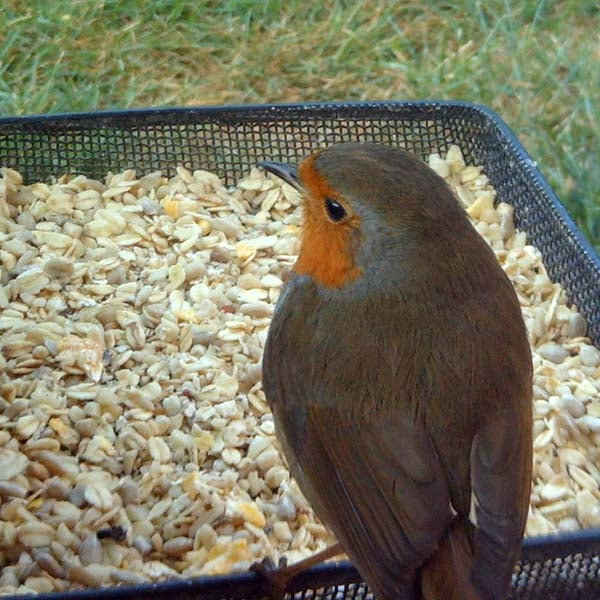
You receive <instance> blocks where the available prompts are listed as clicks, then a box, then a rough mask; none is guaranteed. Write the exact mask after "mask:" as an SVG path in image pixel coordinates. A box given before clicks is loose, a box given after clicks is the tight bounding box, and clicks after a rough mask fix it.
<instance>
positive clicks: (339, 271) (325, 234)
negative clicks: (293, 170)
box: [294, 155, 360, 288]
mask: <svg viewBox="0 0 600 600" xmlns="http://www.w3.org/2000/svg"><path fill="white" fill-rule="evenodd" d="M314 158H315V155H313V156H310V157H309V158H307V159H306V160H305V161H303V162H302V164H301V165H300V168H299V175H300V179H301V180H302V183H303V185H304V187H305V189H306V192H307V193H306V196H305V197H304V207H303V208H304V222H303V225H302V236H301V243H300V254H299V256H298V260H297V261H296V264H295V265H294V270H295V271H296V272H297V273H300V274H304V275H310V276H311V277H313V278H314V279H315V280H316V281H318V282H319V283H321V284H322V285H324V286H326V287H335V288H337V287H341V286H343V285H345V284H346V283H349V282H350V281H353V280H354V279H356V278H357V277H358V276H359V275H360V269H359V268H358V267H357V266H356V264H355V260H354V252H353V245H352V241H353V237H354V236H355V235H356V229H357V228H358V226H359V222H360V220H359V218H358V216H356V215H354V214H352V212H351V207H349V206H348V203H347V202H346V201H344V200H343V199H342V198H340V195H339V194H338V193H337V192H336V191H335V190H333V189H332V188H331V187H330V186H329V185H328V183H327V181H326V180H325V178H324V177H323V176H322V175H321V174H320V173H319V172H318V171H317V170H316V169H315V168H314V164H313V162H314ZM326 198H333V199H336V200H338V201H340V202H342V203H343V204H344V207H345V208H346V211H347V213H348V217H347V218H346V219H344V221H342V222H340V223H334V222H332V221H331V220H330V219H329V218H328V217H327V212H326V209H325V199H326Z"/></svg>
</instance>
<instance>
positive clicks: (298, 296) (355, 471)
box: [263, 144, 532, 600]
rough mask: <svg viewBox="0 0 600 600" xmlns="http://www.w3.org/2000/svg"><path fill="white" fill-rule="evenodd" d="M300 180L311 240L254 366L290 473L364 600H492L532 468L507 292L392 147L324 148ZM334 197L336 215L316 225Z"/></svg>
mask: <svg viewBox="0 0 600 600" xmlns="http://www.w3.org/2000/svg"><path fill="white" fill-rule="evenodd" d="M272 170H276V169H272ZM300 181H301V184H302V186H303V187H304V188H305V191H306V196H307V197H306V201H305V202H306V206H305V231H309V232H313V233H311V234H310V235H305V236H304V237H303V240H302V250H301V257H300V259H299V263H298V264H299V265H301V267H302V268H301V269H298V270H299V271H300V273H296V274H294V275H293V276H292V278H291V280H290V281H289V282H288V283H287V284H286V287H285V289H284V291H283V293H282V295H281V297H280V299H279V302H278V304H277V308H276V311H275V315H274V318H273V321H272V324H271V328H270V330H269V336H268V339H267V344H266V348H265V353H264V359H263V387H264V391H265V394H266V397H267V400H268V401H269V404H270V406H271V408H272V410H273V414H274V418H275V424H276V432H277V435H278V437H279V439H280V441H281V443H282V446H283V449H284V452H285V455H286V457H287V459H288V462H289V465H290V469H291V472H292V475H293V476H294V477H295V478H296V479H297V480H298V483H299V485H300V487H301V489H302V490H303V492H304V493H305V495H306V497H307V499H308V500H309V502H310V503H311V504H312V506H313V507H314V509H315V511H316V513H317V515H318V516H319V517H320V518H321V519H322V520H323V521H324V522H325V524H326V525H327V526H329V527H330V528H331V530H332V531H333V532H334V534H335V535H336V537H337V539H338V540H339V541H340V543H341V544H342V547H343V548H344V550H345V551H346V552H347V554H348V555H349V556H350V558H351V560H352V561H353V562H354V564H355V565H356V567H357V569H358V570H359V572H360V573H361V575H362V576H363V577H364V578H365V580H366V582H367V583H368V584H369V585H370V587H371V588H372V590H373V591H374V593H375V595H376V597H377V598H378V600H404V599H406V600H409V599H410V600H412V599H418V598H425V599H426V600H433V599H441V598H443V599H444V600H453V599H455V600H458V599H462V600H464V599H469V600H471V599H485V600H497V599H501V598H505V597H506V594H507V593H508V588H509V584H510V577H511V573H512V569H513V567H514V563H515V561H516V559H517V556H518V553H519V549H520V544H521V539H522V536H523V530H524V526H525V520H526V517H527V511H528V506H529V492H530V479H531V460H532V459H531V434H532V408H531V357H530V350H529V345H528V342H527V337H526V332H525V328H524V325H523V320H522V317H521V311H520V307H519V303H518V300H517V298H516V294H515V292H514V290H513V288H512V285H511V283H510V281H509V280H508V278H507V277H506V275H505V274H504V272H503V271H502V269H501V267H500V266H499V264H498V262H497V260H496V258H495V256H494V254H493V252H492V251H491V249H490V248H489V247H488V245H487V244H486V243H485V241H484V240H483V239H482V238H481V237H480V236H479V234H478V233H477V232H476V231H475V229H474V228H473V227H472V226H471V225H470V223H469V221H468V219H467V217H466V215H465V213H464V211H463V210H462V209H461V208H460V207H459V206H458V203H457V202H456V200H455V198H454V197H453V195H452V193H451V191H450V189H449V188H448V187H447V186H446V184H445V183H444V182H443V180H441V178H439V177H438V176H437V175H436V174H435V173H434V172H433V171H431V170H430V169H429V168H428V167H427V166H426V165H424V164H423V163H421V162H420V161H419V160H418V159H416V158H415V157H413V156H412V155H410V154H408V153H406V152H403V151H401V150H397V149H390V148H385V147H380V146H374V145H367V144H342V145H338V146H332V147H330V148H328V149H327V150H324V151H321V152H320V153H317V154H316V155H314V156H312V157H310V158H309V159H307V161H305V163H304V164H303V165H302V166H301V168H300ZM331 197H334V198H335V201H336V202H338V203H339V204H341V205H342V206H343V208H344V210H345V211H346V213H347V214H346V217H345V219H346V220H343V219H342V220H340V221H339V222H338V221H335V222H334V221H332V219H331V216H330V215H329V216H328V213H327V210H326V209H325V208H323V206H325V202H326V201H327V200H328V199H330V198H331ZM335 216H336V218H337V216H338V215H337V214H336V215H335ZM319 219H323V223H320V221H319ZM344 224H346V229H345V230H344V232H343V235H342V232H341V230H339V229H335V227H337V226H342V225H344ZM315 231H316V232H317V233H314V232H315ZM336 236H337V237H336ZM334 238H335V239H338V238H339V239H340V240H344V242H343V244H346V246H344V249H345V250H347V251H348V252H349V253H350V255H351V258H352V261H351V267H352V269H353V270H352V271H350V270H348V273H352V276H350V275H349V276H348V278H347V279H346V280H342V283H341V284H339V281H340V277H337V276H336V277H337V279H335V281H336V285H331V284H329V283H328V280H325V279H324V277H325V275H323V273H330V272H332V271H331V269H329V270H327V269H325V270H324V267H323V265H322V264H321V265H320V266H319V265H317V264H316V263H317V262H318V261H319V260H322V261H324V264H325V263H327V261H332V260H339V259H338V258H337V257H338V256H341V255H340V248H339V246H340V244H342V242H339V241H338V242H336V244H337V245H336V246H334V245H332V246H331V247H330V246H329V245H328V240H329V239H332V240H333V239H334ZM332 243H333V242H332ZM311 244H312V246H313V249H312V250H311V249H309V248H307V245H311ZM315 244H317V245H319V250H318V253H317V254H315V253H314V245H315ZM343 244H342V245H343ZM345 250H344V251H345ZM303 251H304V252H305V254H304V257H303V255H302V252H303ZM309 252H312V254H310V255H309V254H308V253H309ZM319 253H320V254H319ZM307 257H308V258H307ZM320 257H321V258H320ZM311 261H312V262H311ZM313 264H314V265H315V266H311V265H313ZM344 264H345V263H344ZM349 264H350V263H349ZM328 268H329V267H328ZM332 268H333V267H332ZM332 281H333V278H332ZM472 498H473V504H474V514H475V515H476V519H475V520H476V526H475V525H474V524H473V523H472V522H471V520H470V519H469V514H470V512H471V508H472V506H471V505H472Z"/></svg>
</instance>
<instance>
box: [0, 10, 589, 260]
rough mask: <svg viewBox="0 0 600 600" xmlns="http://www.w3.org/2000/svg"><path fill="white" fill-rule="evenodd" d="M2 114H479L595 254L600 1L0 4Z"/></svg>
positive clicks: (0, 96) (0, 102) (0, 88)
mask: <svg viewBox="0 0 600 600" xmlns="http://www.w3.org/2000/svg"><path fill="white" fill-rule="evenodd" d="M3 5H4V6H3V8H2V9H0V115H20V114H33V113H45V112H70V111H93V110H97V109H107V108H126V107H133V106H135V107H144V106H165V105H169V106H176V105H203V104H227V103H229V104H232V103H271V102H303V101H327V100H365V99H368V100H386V99H393V100H409V99H433V98H435V99H453V100H467V101H472V102H477V103H482V104H487V105H489V106H491V107H492V108H493V109H495V110H496V111H498V112H499V113H500V115H501V116H502V117H503V118H504V119H505V120H506V121H507V123H508V124H509V126H510V127H511V128H512V129H513V131H514V132H515V133H516V134H517V136H518V137H519V138H520V139H521V141H522V142H523V144H524V145H525V147H526V149H527V150H528V151H529V153H530V154H531V155H532V157H533V158H534V159H535V160H537V161H538V164H539V166H540V168H541V170H542V172H543V173H544V175H545V176H546V177H547V178H548V179H549V181H550V183H551V184H552V186H553V187H554V189H555V190H556V192H557V193H558V195H559V197H560V198H561V200H562V201H563V203H564V204H565V205H566V206H567V209H568V210H569V212H570V213H571V215H572V216H573V217H574V218H575V220H576V221H577V223H578V225H579V226H580V227H581V229H582V230H583V232H584V233H585V234H586V235H587V237H588V238H589V239H590V241H591V242H592V243H593V244H594V245H595V246H596V249H597V250H598V251H599V252H600V3H599V2H597V1H592V0H545V1H544V0H520V1H519V2H516V1H510V0H485V1H482V0H463V1H455V2H437V1H435V0H423V1H420V2H413V1H403V2H398V1H394V0H379V1H378V0H362V1H354V2H350V1H344V0H337V1H335V0H329V1H327V0H325V1H322V2H310V1H309V2H307V1H305V0H264V1H261V0H229V1H221V2H218V1H209V0H197V1H196V2H184V1H183V0H153V1H152V2H140V1H139V0H104V1H94V0H54V1H53V2H47V1H46V0H31V1H30V2H28V3H24V2H22V1H20V0H4V1H3Z"/></svg>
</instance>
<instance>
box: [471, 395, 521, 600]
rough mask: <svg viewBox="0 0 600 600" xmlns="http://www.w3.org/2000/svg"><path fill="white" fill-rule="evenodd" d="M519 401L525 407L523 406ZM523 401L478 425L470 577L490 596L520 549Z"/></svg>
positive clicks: (502, 586) (500, 589)
mask: <svg viewBox="0 0 600 600" xmlns="http://www.w3.org/2000/svg"><path fill="white" fill-rule="evenodd" d="M521 406H522V407H523V408H521ZM521 406H516V407H514V410H512V411H509V410H507V411H505V412H504V414H502V415H500V416H498V417H497V418H495V419H490V420H489V421H488V422H487V423H485V424H484V425H483V426H482V427H480V428H479V430H478V431H477V433H476V435H475V438H474V440H473V447H472V451H471V477H472V488H473V495H474V501H475V516H476V520H477V528H476V532H475V561H474V563H473V568H472V578H473V580H474V581H475V582H476V584H477V585H478V587H479V588H480V589H481V590H483V591H485V592H486V593H487V597H490V598H502V597H503V595H502V594H503V593H505V591H506V587H507V585H508V582H509V581H510V576H511V574H512V570H513V567H514V564H515V562H516V560H517V558H518V555H519V552H520V549H521V540H522V537H523V531H524V528H525V521H526V518H527V513H528V508H529V497H530V488H531V460H532V459H531V443H532V440H531V431H532V428H531V417H529V418H528V417H527V415H524V414H523V412H524V410H527V411H529V413H531V408H530V406H531V405H530V402H529V400H528V396H527V395H526V396H524V400H523V402H522V405H521Z"/></svg>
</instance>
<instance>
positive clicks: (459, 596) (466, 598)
mask: <svg viewBox="0 0 600 600" xmlns="http://www.w3.org/2000/svg"><path fill="white" fill-rule="evenodd" d="M473 535H474V527H473V525H472V524H471V523H470V522H469V521H468V520H466V519H457V520H456V521H455V522H454V523H453V524H452V526H451V527H450V529H449V530H448V533H447V534H446V536H445V537H444V538H443V540H442V541H441V543H440V546H439V548H438V551H437V552H436V553H435V554H434V555H433V556H432V557H431V558H430V559H429V560H428V561H427V562H426V563H425V565H423V567H422V569H421V589H422V594H423V600H482V596H481V595H480V594H479V593H477V591H476V590H475V588H474V587H473V584H472V583H471V567H472V566H473V544H472V540H473Z"/></svg>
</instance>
